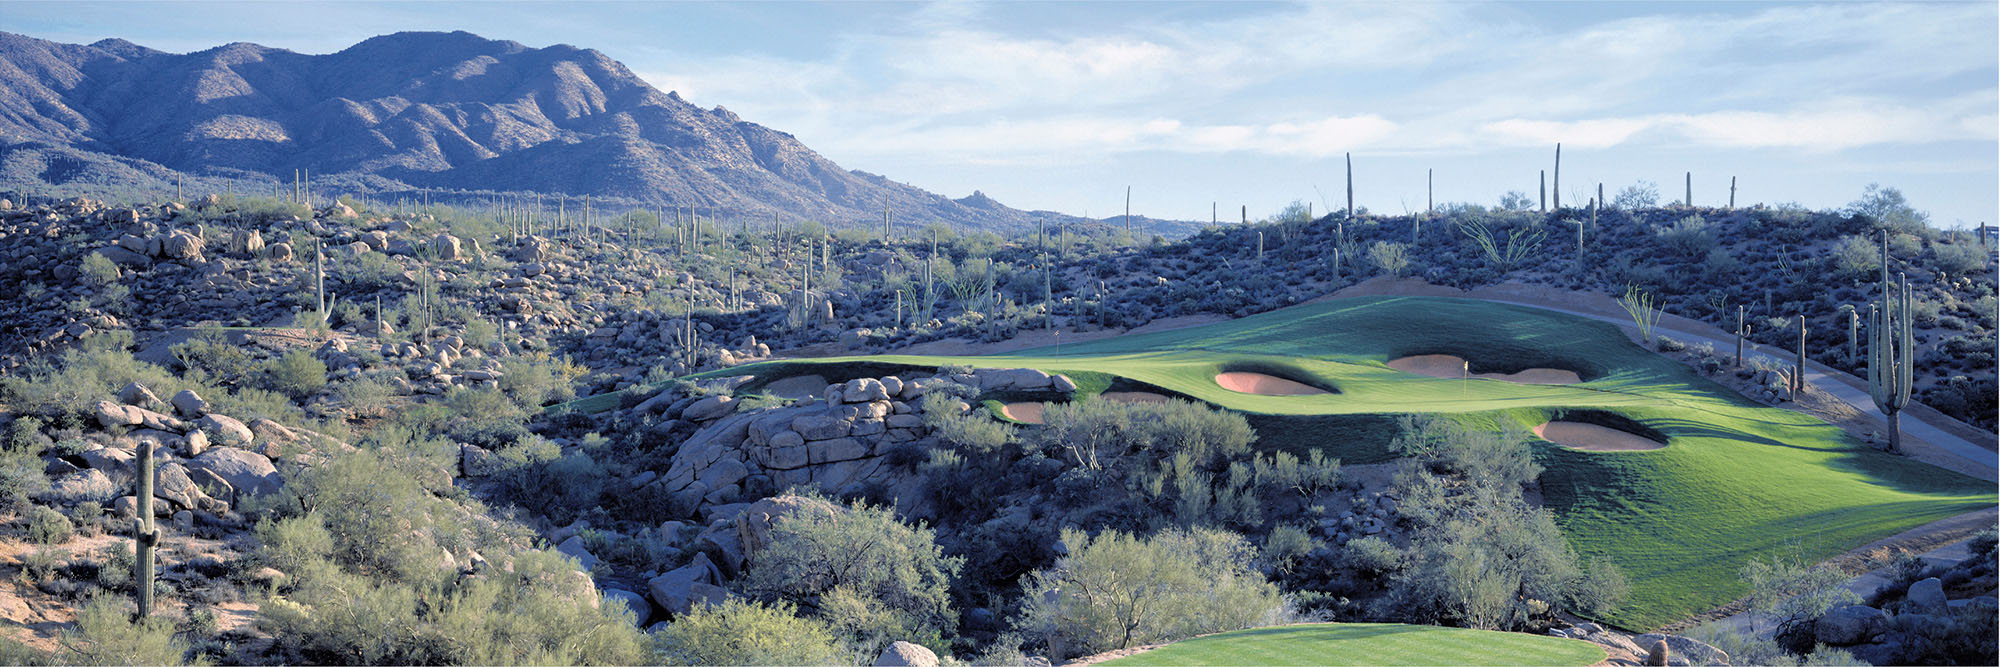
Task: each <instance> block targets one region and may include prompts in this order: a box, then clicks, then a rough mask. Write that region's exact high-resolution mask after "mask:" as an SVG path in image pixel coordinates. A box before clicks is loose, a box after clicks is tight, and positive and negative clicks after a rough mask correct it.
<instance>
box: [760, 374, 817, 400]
mask: <svg viewBox="0 0 2000 667" xmlns="http://www.w3.org/2000/svg"><path fill="white" fill-rule="evenodd" d="M827 384H828V382H827V381H826V377H825V376H822V375H795V376H792V377H788V378H785V379H783V380H778V381H776V382H772V383H771V384H768V385H764V391H765V392H767V393H769V394H771V395H772V396H782V397H784V398H806V397H809V396H818V395H819V394H820V392H823V391H826V385H827Z"/></svg>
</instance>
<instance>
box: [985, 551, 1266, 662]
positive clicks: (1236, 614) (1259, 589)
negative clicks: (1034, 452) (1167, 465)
mask: <svg viewBox="0 0 2000 667" xmlns="http://www.w3.org/2000/svg"><path fill="white" fill-rule="evenodd" d="M1062 543H1063V544H1064V545H1066V546H1068V547H1069V549H1070V552H1069V555H1068V556H1067V557H1064V558H1063V559H1061V560H1059V561H1057V562H1056V564H1055V565H1054V566H1053V567H1050V568H1048V569H1044V570H1039V571H1036V572H1034V573H1032V574H1030V575H1029V576H1028V577H1027V578H1026V579H1025V580H1023V585H1022V588H1023V590H1022V593H1023V596H1022V606H1021V613H1020V617H1019V619H1017V626H1018V627H1019V629H1020V630H1021V631H1022V632H1023V633H1024V634H1041V635H1043V636H1048V637H1051V638H1052V639H1051V642H1052V645H1051V646H1050V653H1051V655H1050V657H1051V658H1052V659H1062V658H1067V657H1070V656H1073V655H1087V654H1091V653H1097V652H1100V651H1107V650H1112V649H1122V648H1127V647H1131V646H1137V645H1141V644H1152V643H1159V642H1163V641H1171V640H1174V639H1180V638H1183V637H1191V636H1194V635H1199V634H1207V633H1212V632H1222V631H1225V630H1238V629H1242V628H1248V627H1255V626H1258V625H1264V624H1270V623H1273V622H1276V620H1277V617H1278V615H1279V613H1281V611H1282V609H1283V605H1284V601H1283V600H1282V599H1281V598H1280V597H1279V595H1278V588H1277V587H1276V586H1273V585H1272V584H1271V582H1269V581H1267V580H1265V579H1264V577H1263V575H1261V574H1258V573H1257V572H1256V570H1254V569H1253V568H1252V566H1253V564H1254V563H1255V562H1256V560H1257V553H1256V551H1257V550H1256V548H1255V547H1252V546H1250V543H1249V542H1248V541H1246V540H1244V539H1243V537H1242V536H1241V535H1237V534H1235V533H1231V532H1227V531H1219V530H1213V529H1207V528H1196V529H1193V530H1178V529H1176V530H1168V531H1165V532H1162V533H1160V534H1158V535H1154V536H1153V537H1151V538H1140V537H1138V536H1134V535H1127V534H1125V533H1122V532H1119V531H1116V530H1107V531H1104V532H1102V533H1100V534H1098V535H1097V536H1096V537H1091V536H1090V535H1089V534H1087V533H1084V532H1082V531H1080V530H1076V529H1073V528H1071V529H1064V530H1063V534H1062Z"/></svg>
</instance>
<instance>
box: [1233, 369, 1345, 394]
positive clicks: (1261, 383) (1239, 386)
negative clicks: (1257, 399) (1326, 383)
mask: <svg viewBox="0 0 2000 667" xmlns="http://www.w3.org/2000/svg"><path fill="white" fill-rule="evenodd" d="M1215 383H1216V384H1218V385H1222V388H1223V389H1228V390H1230V391H1233V392H1236V393H1239V394H1256V395H1259V396H1313V395H1317V394H1327V393H1332V392H1328V391H1327V390H1325V389H1321V388H1319V387H1314V386H1311V385H1308V384H1305V383H1302V382H1293V381H1291V380H1287V379H1284V378H1281V377H1277V376H1274V375H1265V374H1263V373H1247V372H1243V371H1230V372H1228V373H1221V374H1218V375H1216V376H1215Z"/></svg>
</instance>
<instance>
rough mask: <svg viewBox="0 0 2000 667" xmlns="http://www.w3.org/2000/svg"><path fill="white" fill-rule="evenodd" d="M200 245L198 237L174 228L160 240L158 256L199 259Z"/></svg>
mask: <svg viewBox="0 0 2000 667" xmlns="http://www.w3.org/2000/svg"><path fill="white" fill-rule="evenodd" d="M202 245H203V244H202V241H201V238H200V237H197V236H195V235H193V234H189V233H187V232H183V231H178V230H176V231H174V232H173V233H171V234H168V235H167V237H166V238H164V239H161V240H160V256H161V257H165V258H167V259H199V258H200V257H201V248H202Z"/></svg>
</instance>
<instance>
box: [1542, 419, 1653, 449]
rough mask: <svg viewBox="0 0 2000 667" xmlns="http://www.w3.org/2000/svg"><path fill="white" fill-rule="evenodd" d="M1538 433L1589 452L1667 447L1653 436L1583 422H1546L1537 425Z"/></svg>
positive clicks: (1548, 438)
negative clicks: (1641, 435) (1649, 437)
mask: <svg viewBox="0 0 2000 667" xmlns="http://www.w3.org/2000/svg"><path fill="white" fill-rule="evenodd" d="M1535 435H1537V436H1540V437H1541V439H1543V440H1547V441H1549V442H1553V443H1556V444H1558V445H1562V446H1564V447H1568V448H1571V449H1581V450H1584V451H1587V452H1638V451H1645V450H1648V449H1663V448H1665V447H1666V445H1662V444H1660V443H1658V442H1655V441H1653V440H1650V439H1647V438H1642V437H1639V436H1636V435H1632V434H1630V433H1626V432H1624V431H1620V430H1618V429H1615V428H1606V427H1603V426H1598V425H1596V424H1585V423H1582V422H1561V421H1557V422H1546V423H1543V424H1542V425H1540V426H1536V427H1535Z"/></svg>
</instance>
